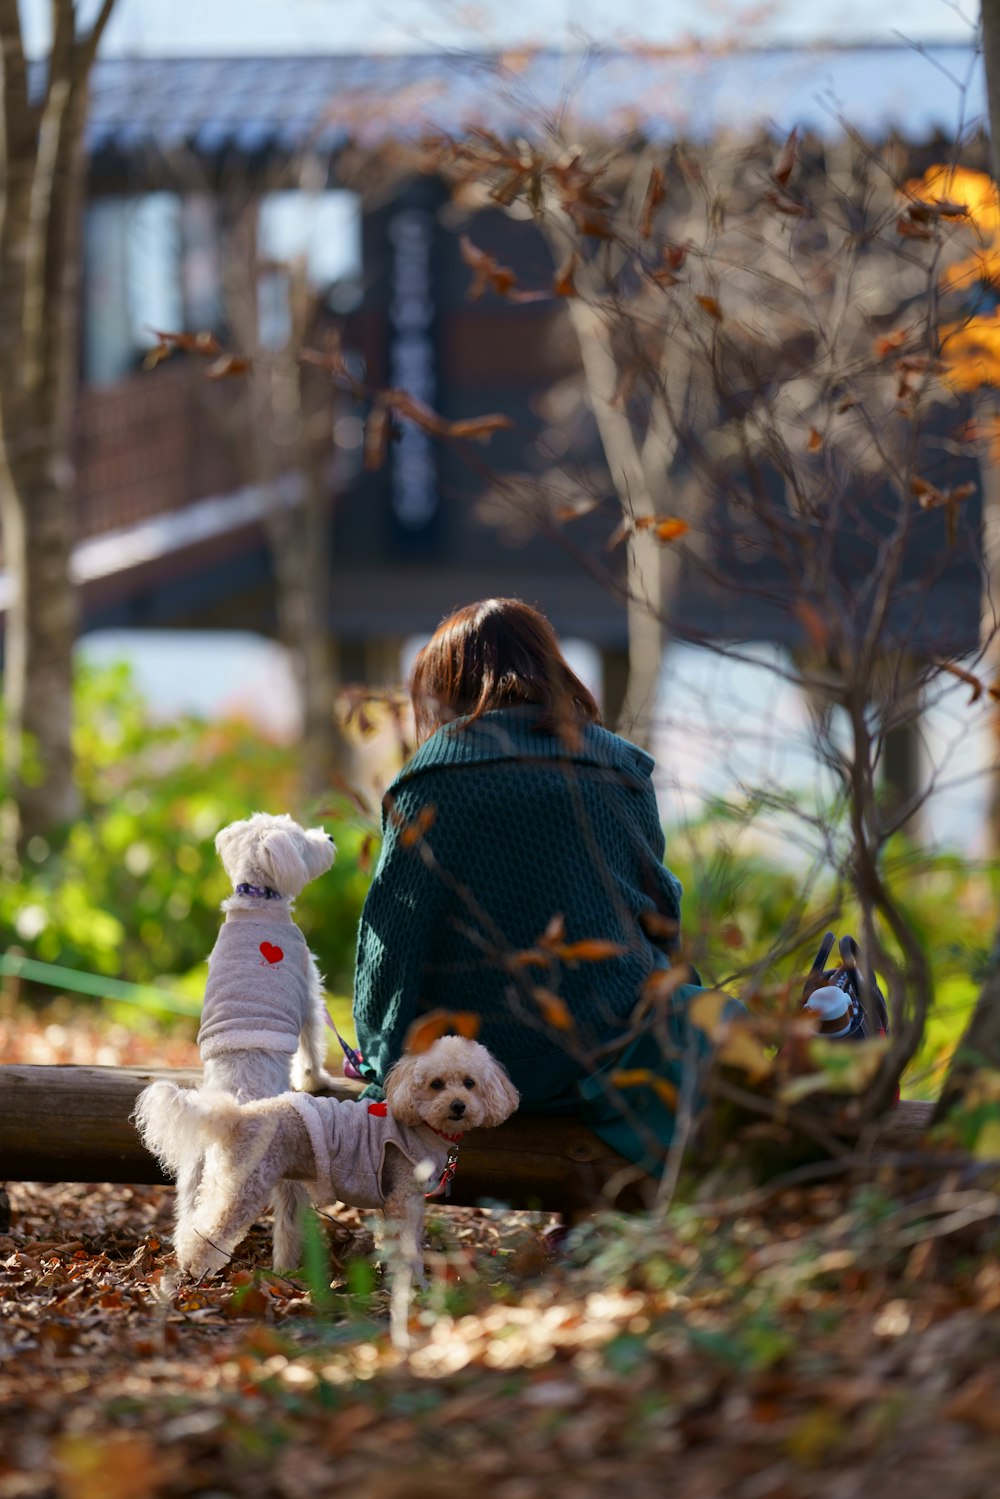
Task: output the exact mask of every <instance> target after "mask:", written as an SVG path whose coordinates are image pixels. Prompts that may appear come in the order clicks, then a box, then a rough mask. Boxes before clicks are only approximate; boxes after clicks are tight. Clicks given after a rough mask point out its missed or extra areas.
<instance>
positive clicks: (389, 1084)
mask: <svg viewBox="0 0 1000 1499" xmlns="http://www.w3.org/2000/svg"><path fill="white" fill-rule="evenodd" d="M416 1069H417V1058H416V1057H400V1059H399V1061H398V1062H397V1063H396V1065H395V1066H394V1067H391V1068H390V1069H389V1073H388V1075H387V1076H386V1080H385V1083H384V1084H383V1086H384V1088H385V1101H386V1106H387V1107H388V1110H389V1113H390V1114H391V1115H392V1117H393V1118H394V1119H395V1120H396V1122H397V1123H398V1124H413V1125H416V1124H419V1123H420V1114H419V1112H418V1110H417V1095H416V1089H415V1088H414V1080H415V1074H416Z"/></svg>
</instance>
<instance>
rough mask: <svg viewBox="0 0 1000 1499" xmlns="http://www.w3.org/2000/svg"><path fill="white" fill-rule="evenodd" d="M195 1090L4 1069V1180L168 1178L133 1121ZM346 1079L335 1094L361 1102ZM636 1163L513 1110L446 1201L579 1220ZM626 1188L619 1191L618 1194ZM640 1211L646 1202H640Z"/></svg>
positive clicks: (147, 1076) (555, 1122)
mask: <svg viewBox="0 0 1000 1499" xmlns="http://www.w3.org/2000/svg"><path fill="white" fill-rule="evenodd" d="M164 1077H165V1078H169V1079H170V1080H171V1081H173V1082H177V1083H181V1084H188V1085H193V1084H195V1083H197V1082H198V1081H199V1077H200V1074H199V1073H198V1072H197V1071H193V1070H192V1071H178V1070H176V1069H171V1070H167V1069H157V1068H150V1069H148V1070H145V1069H144V1070H139V1069H134V1068H126V1067H73V1066H67V1067H55V1066H44V1067H43V1066H37V1067H32V1066H17V1065H6V1066H0V1182H3V1181H42V1182H57V1181H58V1182H90V1181H93V1182H98V1181H111V1182H164V1181H168V1180H169V1178H168V1177H165V1176H164V1175H163V1173H162V1172H161V1170H160V1168H159V1166H158V1165H157V1163H156V1161H155V1160H154V1159H153V1157H152V1156H151V1155H150V1154H149V1152H148V1151H147V1150H146V1149H145V1147H144V1146H143V1144H142V1142H141V1141H140V1139H139V1136H138V1135H137V1134H136V1131H135V1128H134V1126H133V1125H132V1124H131V1122H130V1118H129V1116H130V1115H131V1113H132V1110H133V1108H134V1107H135V1100H136V1098H137V1097H138V1095H139V1093H140V1092H141V1091H142V1089H143V1088H145V1087H146V1085H147V1084H148V1083H151V1082H154V1081H155V1080H156V1079H157V1078H164ZM361 1088H362V1084H360V1083H353V1082H349V1081H348V1080H346V1079H345V1080H344V1081H343V1082H342V1083H341V1084H339V1085H338V1087H337V1088H336V1090H335V1091H334V1092H333V1095H332V1096H334V1097H336V1098H344V1099H349V1098H356V1097H357V1096H358V1094H359V1093H360V1092H361ZM635 1178H636V1170H635V1167H633V1166H631V1165H630V1164H629V1162H627V1161H625V1160H624V1159H623V1158H622V1157H621V1156H620V1155H618V1153H617V1152H616V1151H614V1150H612V1149H611V1148H610V1146H608V1145H605V1144H604V1142H603V1141H602V1140H600V1139H598V1137H597V1136H596V1135H595V1134H592V1133H591V1131H590V1130H588V1129H587V1128H585V1126H584V1125H582V1124H581V1123H580V1122H579V1121H578V1120H574V1119H572V1118H566V1117H562V1118H560V1117H557V1116H552V1115H537V1114H535V1115H532V1114H526V1113H518V1114H515V1115H514V1117H513V1118H512V1119H508V1120H507V1122H506V1123H505V1124H503V1125H501V1126H500V1128H499V1129H493V1130H471V1131H470V1132H469V1134H468V1135H467V1136H466V1138H465V1140H464V1141H463V1144H462V1153H461V1161H460V1164H459V1169H458V1172H457V1174H456V1176H455V1178H454V1181H453V1182H452V1190H451V1194H450V1197H449V1199H448V1200H449V1201H450V1202H451V1203H453V1204H454V1205H455V1206H457V1207H467V1206H473V1205H475V1204H476V1203H479V1202H482V1201H484V1200H487V1201H488V1200H493V1201H496V1202H503V1203H506V1204H507V1205H508V1206H510V1207H520V1208H537V1209H542V1210H544V1211H546V1212H553V1213H560V1214H562V1215H563V1216H564V1217H569V1218H572V1217H575V1216H576V1215H578V1214H579V1213H582V1212H586V1211H588V1210H590V1209H592V1208H593V1206H594V1204H595V1203H597V1202H599V1201H600V1199H601V1197H602V1194H603V1193H605V1192H606V1190H608V1189H610V1192H611V1193H613V1195H614V1196H615V1198H616V1199H617V1198H621V1203H622V1205H623V1206H626V1205H633V1203H632V1201H631V1199H632V1198H634V1197H635V1196H636V1193H635V1189H634V1187H633V1189H632V1191H631V1193H629V1192H628V1188H629V1185H630V1184H631V1183H634V1181H635ZM616 1187H620V1188H621V1191H620V1192H619V1191H617V1190H616ZM634 1205H641V1204H640V1203H639V1202H636V1203H635V1204H634Z"/></svg>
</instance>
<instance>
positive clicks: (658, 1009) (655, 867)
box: [354, 599, 708, 1170]
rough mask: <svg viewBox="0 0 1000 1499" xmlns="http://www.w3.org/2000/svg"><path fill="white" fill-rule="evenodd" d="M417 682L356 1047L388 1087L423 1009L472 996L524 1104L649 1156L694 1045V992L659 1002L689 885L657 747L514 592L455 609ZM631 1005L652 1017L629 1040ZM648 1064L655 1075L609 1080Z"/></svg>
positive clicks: (662, 1139)
mask: <svg viewBox="0 0 1000 1499" xmlns="http://www.w3.org/2000/svg"><path fill="white" fill-rule="evenodd" d="M410 693H411V697H412V701H413V709H414V714H415V719H416V729H417V736H418V745H419V747H418V749H417V751H416V753H415V755H414V756H413V758H412V759H411V760H410V761H409V762H408V764H406V765H405V766H404V767H403V769H402V770H401V771H400V773H399V775H398V776H397V777H396V779H395V781H394V782H393V783H392V785H391V787H390V788H389V791H388V792H387V794H386V797H385V801H384V804H383V834H384V841H383V845H382V852H381V857H380V859H379V862H378V867H377V868H376V871H375V875H374V878H373V881H372V885H371V889H370V891H369V893H368V898H367V900H366V902H365V906H364V911H363V913H362V918H361V926H360V932H359V939H358V954H357V975H356V985H355V998H354V1018H355V1024H356V1028H357V1036H358V1042H359V1045H360V1048H361V1051H362V1053H363V1055H364V1058H365V1060H366V1062H367V1063H368V1064H369V1066H370V1067H371V1068H372V1069H373V1070H374V1076H375V1078H376V1079H377V1080H378V1081H381V1080H382V1079H383V1078H384V1077H385V1075H386V1072H387V1071H388V1069H389V1067H390V1066H391V1065H392V1063H393V1062H394V1061H395V1060H396V1059H397V1057H398V1056H399V1055H400V1053H401V1051H402V1048H403V1043H404V1039H405V1037H406V1033H407V1031H408V1029H409V1027H410V1026H411V1024H412V1023H413V1021H414V1020H415V1019H417V1018H418V1017H419V1016H420V1015H421V1014H423V1013H425V1012H427V1011H431V1010H438V1009H441V1010H449V1011H464V1012H469V1011H472V1012H474V1013H475V1014H476V1015H477V1016H478V1017H479V1020H480V1029H479V1039H480V1040H481V1041H482V1042H483V1044H484V1045H485V1046H487V1047H489V1049H490V1050H491V1051H492V1052H493V1053H494V1055H496V1056H497V1057H499V1058H500V1060H501V1061H502V1062H503V1064H504V1066H505V1067H506V1068H507V1070H508V1072H509V1073H510V1076H511V1079H512V1080H513V1082H514V1084H515V1086H516V1087H517V1088H518V1089H519V1091H520V1093H521V1106H522V1109H524V1110H534V1111H539V1112H543V1111H544V1112H577V1113H580V1114H581V1116H582V1117H583V1118H584V1119H585V1120H586V1122H587V1123H588V1124H590V1125H591V1127H592V1128H594V1129H595V1130H596V1131H597V1132H598V1133H599V1134H600V1135H601V1136H602V1137H603V1138H605V1139H606V1140H607V1142H608V1143H609V1144H611V1145H613V1146H614V1147H615V1148H616V1149H618V1150H620V1151H621V1152H622V1153H623V1154H625V1155H627V1156H628V1157H629V1158H630V1159H631V1160H633V1161H637V1162H641V1163H642V1164H643V1165H644V1166H645V1167H646V1168H647V1169H650V1170H657V1169H658V1168H659V1166H660V1165H661V1164H662V1160H663V1157H664V1154H665V1150H666V1147H667V1146H668V1145H669V1143H670V1140H671V1138H672V1136H673V1133H674V1114H675V1110H674V1108H673V1107H672V1099H673V1098H674V1096H675V1090H676V1092H677V1094H678V1095H679V1094H680V1092H681V1091H682V1085H683V1082H684V1081H685V1079H688V1080H689V1079H690V1072H691V1068H690V1067H689V1066H688V1063H691V1064H695V1063H696V1062H700V1061H701V1060H702V1059H703V1058H704V1057H705V1055H706V1054H707V1051H708V1046H707V1041H706V1038H705V1037H704V1036H703V1035H701V1033H700V1032H696V1031H695V1030H694V1028H693V1027H691V1026H690V1025H689V1024H688V1022H687V1019H686V1011H687V1005H688V1001H689V1000H690V997H691V995H692V993H693V992H695V986H694V985H690V984H688V985H684V984H682V985H679V986H677V987H675V988H674V990H673V992H672V993H669V997H667V998H665V999H664V1001H663V1002H662V1003H659V1002H656V1001H655V998H654V996H655V992H656V989H657V980H656V978H655V976H656V975H658V974H663V975H664V976H665V975H666V973H667V972H668V971H669V968H670V953H671V951H675V950H676V947H677V942H678V935H679V927H680V900H681V887H680V885H679V883H678V881H677V880H676V878H675V877H674V876H673V875H672V874H671V873H670V871H669V870H668V869H666V868H665V867H664V865H663V853H664V838H663V832H662V829H661V827H660V819H659V814H658V811H657V805H656V797H655V794H654V791H653V785H652V780H651V775H652V770H653V761H652V759H651V758H650V756H649V755H647V754H646V753H645V752H644V751H643V750H641V749H638V748H637V747H636V746H635V745H633V744H630V743H629V742H628V741H627V740H625V739H622V738H620V737H618V736H617V735H616V734H612V733H610V732H609V731H608V730H607V729H605V728H603V727H602V725H601V715H600V711H599V709H598V707H597V704H596V702H595V701H594V698H593V696H592V695H591V693H590V692H589V691H588V690H587V688H586V687H585V686H584V685H583V683H582V682H581V681H580V680H579V678H578V677H577V676H575V675H574V673H573V672H572V671H571V670H570V667H569V666H568V664H567V662H566V660H565V659H564V657H563V655H562V652H561V651H560V649H559V644H558V641H557V638H556V635H555V632H554V631H553V629H552V626H551V625H550V623H549V622H548V620H547V619H546V618H545V617H544V616H543V615H542V614H540V613H539V612H538V611H537V610H535V609H532V608H530V607H529V606H528V605H527V604H524V603H522V602H520V600H517V599H487V600H485V601H484V602H482V603H477V604H470V605H468V606H467V607H465V608H464V609H459V610H458V611H457V612H456V613H454V614H452V615H451V616H450V617H449V618H447V619H446V620H445V621H444V622H443V623H442V624H441V625H440V626H439V628H438V629H437V631H436V632H435V634H434V636H433V637H432V639H431V640H430V642H429V643H428V644H427V645H426V646H425V647H424V649H423V650H422V651H421V652H420V654H419V655H418V656H417V658H416V662H415V664H414V667H413V672H412V675H411V679H410ZM662 987H663V989H664V990H666V991H669V990H670V983H669V981H666V982H665V983H664V984H663V986H662ZM640 1001H643V1002H644V1007H645V1008H647V1010H648V1011H649V1013H650V1015H652V1016H653V1017H654V1018H655V1021H656V1023H650V1022H648V1021H647V1023H646V1025H645V1026H643V1027H640V1030H639V1034H638V1035H636V1031H635V1025H634V1020H633V1017H634V1012H635V1011H636V1006H637V1005H639V1004H640ZM623 1046H624V1050H623ZM650 1067H651V1068H652V1070H653V1072H654V1073H655V1076H656V1079H657V1081H658V1082H660V1083H661V1085H660V1086H653V1087H650V1086H645V1087H643V1086H638V1087H629V1089H628V1091H627V1094H626V1093H625V1092H624V1091H619V1090H618V1088H617V1087H616V1086H615V1085H611V1086H609V1080H610V1077H611V1074H612V1072H613V1071H619V1070H622V1069H630V1070H632V1071H633V1072H634V1071H635V1070H636V1069H637V1068H639V1069H642V1068H650ZM663 1079H666V1080H667V1081H668V1082H669V1083H670V1084H671V1087H668V1088H664V1087H663V1086H662V1080H663Z"/></svg>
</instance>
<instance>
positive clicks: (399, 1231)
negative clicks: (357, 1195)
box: [382, 1145, 427, 1349]
mask: <svg viewBox="0 0 1000 1499" xmlns="http://www.w3.org/2000/svg"><path fill="white" fill-rule="evenodd" d="M382 1184H383V1187H384V1188H385V1205H384V1207H383V1209H382V1213H383V1217H384V1228H385V1233H384V1237H383V1244H384V1249H385V1252H386V1257H387V1260H388V1266H389V1278H390V1283H391V1289H390V1293H389V1336H390V1338H391V1340H392V1346H393V1347H394V1348H400V1349H406V1348H408V1347H409V1346H410V1334H409V1321H410V1302H411V1300H412V1297H413V1292H414V1289H417V1290H423V1289H424V1287H425V1286H426V1284H427V1277H426V1276H425V1274H424V1193H423V1188H422V1187H421V1186H420V1184H419V1183H417V1182H415V1181H414V1179H413V1167H412V1166H411V1165H410V1163H409V1161H408V1160H407V1159H406V1157H405V1156H404V1155H403V1154H402V1152H401V1151H399V1150H396V1149H395V1147H394V1146H391V1145H390V1146H388V1147H387V1149H386V1157H385V1167H384V1168H383V1177H382Z"/></svg>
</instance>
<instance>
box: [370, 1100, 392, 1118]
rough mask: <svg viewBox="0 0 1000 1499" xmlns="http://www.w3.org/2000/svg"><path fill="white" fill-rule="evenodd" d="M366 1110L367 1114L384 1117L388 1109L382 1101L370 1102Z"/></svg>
mask: <svg viewBox="0 0 1000 1499" xmlns="http://www.w3.org/2000/svg"><path fill="white" fill-rule="evenodd" d="M368 1112H369V1114H377V1115H378V1117H379V1118H380V1119H384V1118H385V1116H386V1114H387V1113H388V1112H389V1111H388V1109H387V1108H386V1106H385V1104H384V1103H370V1104H369V1105H368Z"/></svg>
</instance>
